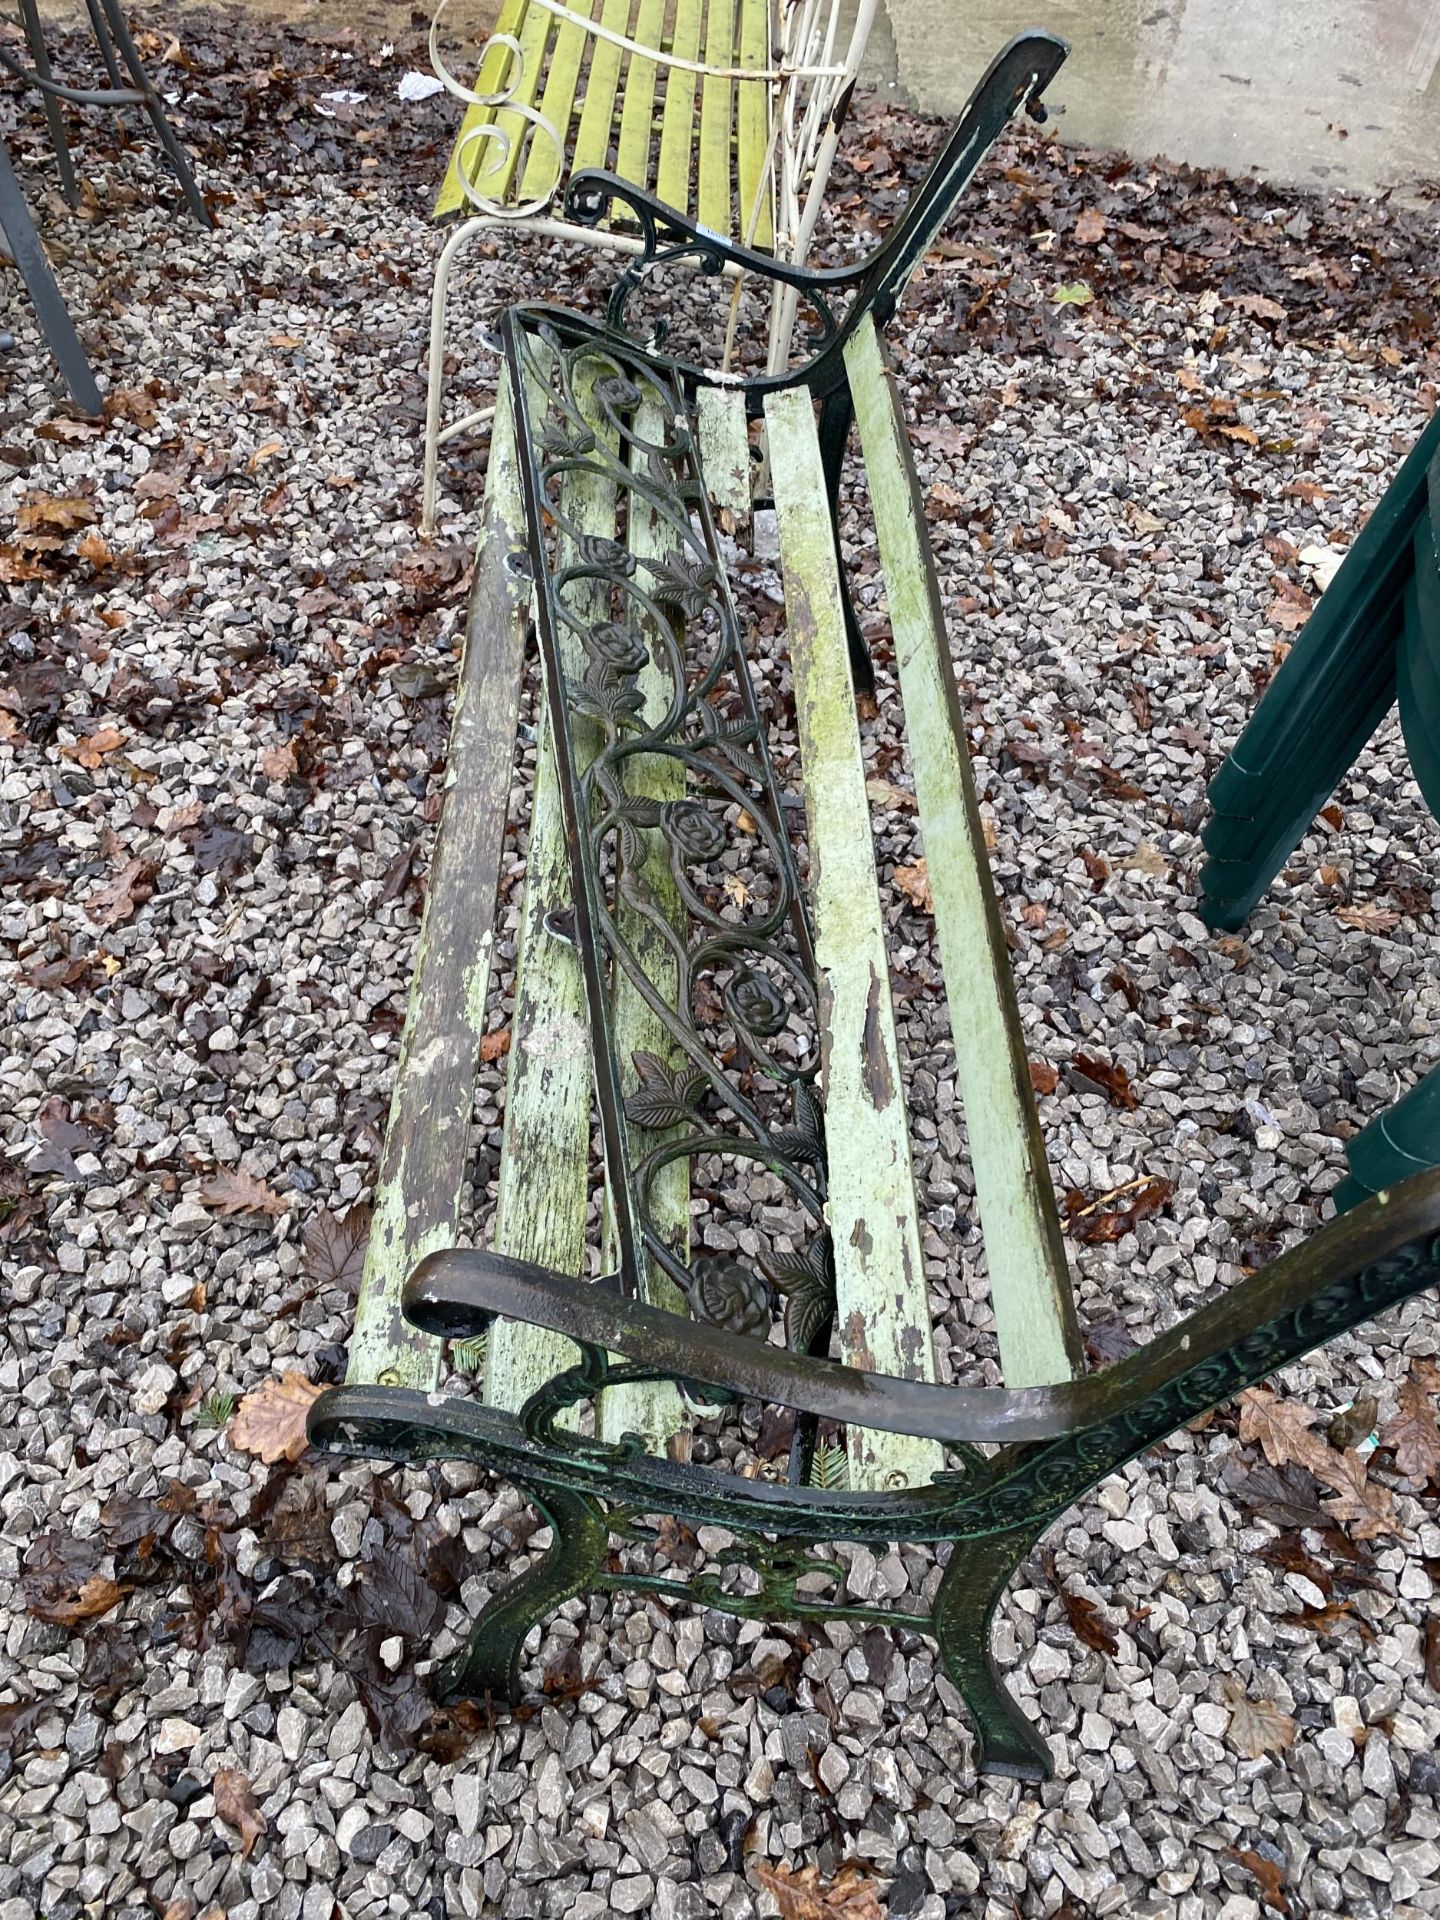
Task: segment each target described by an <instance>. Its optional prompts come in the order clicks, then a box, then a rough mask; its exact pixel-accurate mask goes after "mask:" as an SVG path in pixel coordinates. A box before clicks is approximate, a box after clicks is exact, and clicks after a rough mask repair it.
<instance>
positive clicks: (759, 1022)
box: [725, 967, 790, 1040]
mask: <svg viewBox="0 0 1440 1920" xmlns="http://www.w3.org/2000/svg"><path fill="white" fill-rule="evenodd" d="M725 1005H726V1007H727V1008H728V1009H729V1013H730V1017H731V1019H732V1020H733V1021H734V1022H735V1024H736V1026H737V1027H739V1028H740V1029H741V1030H742V1031H743V1032H745V1033H753V1034H755V1035H757V1036H758V1037H759V1038H760V1039H762V1040H770V1039H773V1038H774V1036H775V1035H776V1034H777V1033H779V1032H780V1030H781V1028H782V1027H783V1026H784V1025H785V1022H786V1021H787V1020H788V1019H789V1017H790V1009H789V1007H788V1006H787V1005H786V1003H785V996H784V994H782V993H781V991H780V989H779V988H778V987H777V986H776V985H775V982H774V981H773V980H772V979H771V978H770V976H769V975H768V974H764V973H761V972H760V970H759V968H758V967H747V968H746V969H745V970H744V972H742V973H738V974H737V975H736V976H735V978H734V979H733V980H732V981H731V982H730V984H729V986H728V987H726V989H725Z"/></svg>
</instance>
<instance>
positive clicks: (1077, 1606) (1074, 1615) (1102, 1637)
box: [1060, 1587, 1120, 1653]
mask: <svg viewBox="0 0 1440 1920" xmlns="http://www.w3.org/2000/svg"><path fill="white" fill-rule="evenodd" d="M1060 1598H1061V1600H1062V1601H1063V1602H1064V1605H1065V1617H1066V1619H1067V1620H1068V1621H1069V1622H1070V1631H1071V1632H1072V1633H1073V1634H1074V1635H1075V1638H1076V1639H1077V1640H1078V1641H1080V1642H1081V1644H1082V1645H1084V1646H1087V1647H1093V1648H1094V1650H1095V1652H1096V1653H1118V1652H1119V1651H1120V1642H1119V1641H1118V1640H1117V1639H1116V1638H1115V1629H1114V1628H1113V1627H1112V1626H1111V1625H1110V1622H1109V1621H1108V1620H1107V1619H1106V1618H1105V1616H1104V1614H1103V1613H1101V1611H1100V1609H1099V1607H1097V1606H1096V1604H1095V1602H1094V1601H1093V1600H1087V1599H1086V1598H1085V1595H1084V1594H1083V1593H1071V1591H1070V1589H1069V1588H1068V1587H1062V1588H1061V1589H1060Z"/></svg>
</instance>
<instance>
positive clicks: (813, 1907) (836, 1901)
mask: <svg viewBox="0 0 1440 1920" xmlns="http://www.w3.org/2000/svg"><path fill="white" fill-rule="evenodd" d="M755 1874H756V1878H757V1879H758V1880H759V1882H760V1884H761V1886H762V1887H764V1888H765V1890H766V1892H767V1893H772V1894H774V1896H775V1899H776V1902H777V1904H778V1905H779V1908H780V1920H885V1909H884V1908H883V1907H882V1906H881V1905H880V1888H879V1884H878V1883H877V1882H876V1881H874V1880H867V1879H865V1878H864V1876H863V1875H862V1874H861V1872H860V1869H859V1868H858V1867H857V1866H855V1865H854V1864H853V1862H851V1861H848V1860H847V1861H846V1863H845V1865H844V1866H843V1867H841V1869H840V1871H839V1873H837V1874H836V1876H835V1878H834V1879H833V1880H822V1879H821V1877H820V1869H819V1868H818V1867H802V1868H801V1869H800V1871H799V1872H798V1873H797V1872H795V1871H794V1869H793V1868H791V1867H785V1866H780V1867H772V1866H770V1865H768V1864H767V1863H763V1862H762V1863H761V1864H760V1865H758V1866H757V1867H756V1869H755Z"/></svg>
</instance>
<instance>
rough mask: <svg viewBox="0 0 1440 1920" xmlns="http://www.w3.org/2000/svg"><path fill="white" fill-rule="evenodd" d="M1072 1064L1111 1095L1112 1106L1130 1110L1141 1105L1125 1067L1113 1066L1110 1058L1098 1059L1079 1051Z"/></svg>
mask: <svg viewBox="0 0 1440 1920" xmlns="http://www.w3.org/2000/svg"><path fill="white" fill-rule="evenodd" d="M1072 1064H1073V1066H1074V1068H1075V1071H1076V1072H1077V1073H1079V1074H1083V1075H1084V1077H1085V1079H1087V1080H1091V1081H1093V1082H1094V1083H1095V1085H1096V1086H1097V1087H1100V1088H1102V1089H1103V1090H1104V1092H1105V1093H1106V1094H1108V1095H1109V1098H1110V1104H1111V1106H1112V1107H1123V1108H1124V1109H1125V1110H1126V1111H1127V1112H1129V1111H1131V1110H1133V1109H1134V1108H1136V1107H1138V1106H1139V1104H1140V1099H1139V1096H1138V1094H1137V1093H1136V1092H1135V1089H1134V1088H1133V1087H1132V1086H1131V1084H1130V1076H1129V1074H1128V1073H1126V1071H1125V1069H1124V1068H1123V1067H1118V1066H1111V1064H1110V1062H1109V1061H1108V1060H1096V1059H1094V1058H1093V1057H1092V1056H1091V1055H1090V1054H1088V1053H1077V1054H1076V1056H1075V1059H1074V1061H1073V1063H1072Z"/></svg>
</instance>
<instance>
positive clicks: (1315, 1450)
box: [1240, 1387, 1334, 1480]
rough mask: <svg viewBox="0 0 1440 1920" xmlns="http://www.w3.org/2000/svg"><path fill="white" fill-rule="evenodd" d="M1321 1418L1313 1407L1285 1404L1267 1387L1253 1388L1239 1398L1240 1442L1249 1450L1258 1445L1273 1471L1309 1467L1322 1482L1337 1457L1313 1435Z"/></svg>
mask: <svg viewBox="0 0 1440 1920" xmlns="http://www.w3.org/2000/svg"><path fill="white" fill-rule="evenodd" d="M1319 1418H1320V1415H1319V1414H1318V1413H1317V1412H1316V1410H1315V1408H1314V1407H1306V1406H1302V1405H1301V1404H1300V1402H1299V1401H1298V1400H1282V1399H1281V1398H1280V1396H1279V1394H1277V1393H1271V1392H1270V1391H1269V1389H1268V1388H1267V1387H1251V1388H1250V1389H1249V1391H1248V1392H1246V1393H1242V1394H1241V1396H1240V1438H1241V1440H1242V1441H1244V1442H1245V1444H1246V1445H1247V1446H1251V1445H1254V1444H1255V1443H1256V1442H1258V1443H1259V1446H1260V1450H1261V1452H1262V1453H1263V1454H1264V1455H1265V1458H1266V1459H1267V1460H1268V1461H1269V1462H1270V1464H1271V1466H1272V1467H1288V1466H1290V1465H1292V1464H1294V1465H1298V1466H1302V1467H1309V1469H1310V1471H1311V1472H1312V1473H1315V1474H1318V1475H1319V1476H1320V1478H1321V1479H1322V1480H1323V1479H1325V1478H1326V1476H1327V1474H1328V1472H1329V1470H1330V1464H1331V1462H1332V1460H1333V1458H1334V1455H1333V1454H1332V1453H1331V1450H1330V1448H1329V1447H1327V1446H1326V1444H1325V1442H1324V1441H1323V1440H1322V1439H1321V1438H1320V1436H1319V1435H1318V1434H1314V1433H1311V1432H1310V1428H1311V1427H1312V1426H1313V1425H1314V1424H1315V1422H1316V1421H1317V1420H1318V1419H1319Z"/></svg>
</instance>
